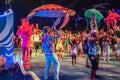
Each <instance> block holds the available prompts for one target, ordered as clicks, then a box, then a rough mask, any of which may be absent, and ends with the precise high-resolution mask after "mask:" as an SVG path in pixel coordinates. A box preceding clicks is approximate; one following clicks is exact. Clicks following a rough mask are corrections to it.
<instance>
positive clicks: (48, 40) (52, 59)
mask: <svg viewBox="0 0 120 80" xmlns="http://www.w3.org/2000/svg"><path fill="white" fill-rule="evenodd" d="M60 20H61V17H58V18H57V20H56V21H55V23H54V24H53V25H52V27H51V28H53V29H54V31H55V35H51V34H49V33H50V31H51V28H50V27H49V26H45V27H44V28H43V36H42V49H43V51H44V54H45V59H46V66H45V73H44V80H48V72H49V68H50V66H51V63H53V65H54V80H59V70H60V63H59V60H58V57H57V55H56V54H55V51H54V50H53V47H52V40H53V39H57V38H58V37H59V34H58V31H57V29H56V26H57V25H58V24H59V22H60Z"/></svg>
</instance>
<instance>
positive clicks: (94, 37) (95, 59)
mask: <svg viewBox="0 0 120 80" xmlns="http://www.w3.org/2000/svg"><path fill="white" fill-rule="evenodd" d="M103 36H104V34H102V35H99V34H98V32H97V31H96V30H92V31H91V33H90V36H89V37H88V47H89V51H88V56H89V58H90V61H91V66H92V67H91V80H94V77H95V75H96V70H98V64H99V51H100V49H99V47H98V44H97V41H99V39H100V38H102V37H103Z"/></svg>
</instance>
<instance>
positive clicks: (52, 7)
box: [27, 4, 75, 20]
mask: <svg viewBox="0 0 120 80" xmlns="http://www.w3.org/2000/svg"><path fill="white" fill-rule="evenodd" d="M66 13H68V14H69V16H73V15H75V11H74V10H72V9H68V8H66V7H63V6H60V5H57V4H46V5H42V6H40V7H38V8H35V9H34V10H32V11H31V12H30V13H29V14H28V16H27V19H28V20H29V19H31V18H32V17H33V16H38V17H59V16H65V14H66Z"/></svg>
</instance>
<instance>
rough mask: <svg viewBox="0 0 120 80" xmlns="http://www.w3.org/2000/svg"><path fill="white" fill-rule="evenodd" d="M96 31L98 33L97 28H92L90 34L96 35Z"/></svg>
mask: <svg viewBox="0 0 120 80" xmlns="http://www.w3.org/2000/svg"><path fill="white" fill-rule="evenodd" d="M95 33H98V31H96V30H91V32H90V35H94V34H95Z"/></svg>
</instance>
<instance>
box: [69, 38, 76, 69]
mask: <svg viewBox="0 0 120 80" xmlns="http://www.w3.org/2000/svg"><path fill="white" fill-rule="evenodd" d="M70 44H71V57H72V66H73V67H76V55H77V49H76V40H75V39H73V40H72V41H70Z"/></svg>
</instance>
